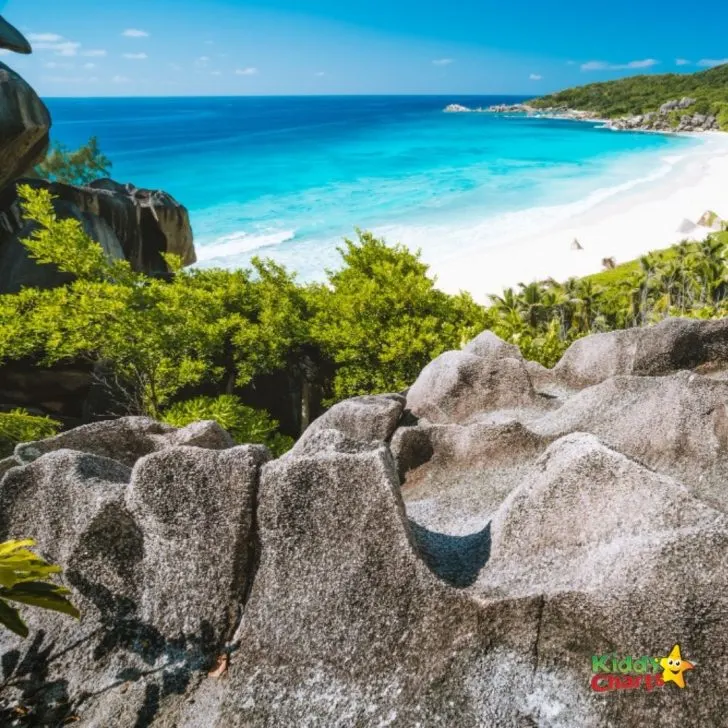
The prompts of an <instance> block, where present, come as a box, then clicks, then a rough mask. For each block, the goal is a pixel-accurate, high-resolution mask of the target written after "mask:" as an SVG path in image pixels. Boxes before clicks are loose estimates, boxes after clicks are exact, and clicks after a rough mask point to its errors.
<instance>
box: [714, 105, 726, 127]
mask: <svg viewBox="0 0 728 728" xmlns="http://www.w3.org/2000/svg"><path fill="white" fill-rule="evenodd" d="M715 118H716V120H717V121H718V126H719V127H720V128H721V129H722V130H723V131H728V103H722V104H716V108H715Z"/></svg>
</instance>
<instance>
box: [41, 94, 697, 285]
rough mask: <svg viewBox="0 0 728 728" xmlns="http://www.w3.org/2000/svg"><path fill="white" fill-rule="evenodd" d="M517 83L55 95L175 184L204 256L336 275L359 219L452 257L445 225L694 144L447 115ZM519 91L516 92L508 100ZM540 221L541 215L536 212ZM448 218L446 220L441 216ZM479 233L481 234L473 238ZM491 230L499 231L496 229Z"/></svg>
mask: <svg viewBox="0 0 728 728" xmlns="http://www.w3.org/2000/svg"><path fill="white" fill-rule="evenodd" d="M504 100H506V99H504V98H503V97H478V98H467V97H461V98H452V97H448V98H437V97H329V98H326V97H318V98H303V97H297V98H271V97H258V98H185V99H174V98H164V99H50V100H48V105H49V107H50V109H51V112H52V115H53V119H54V129H53V136H54V138H55V139H58V140H60V141H63V142H65V143H67V144H69V145H78V144H81V143H83V142H84V141H85V140H86V139H87V138H88V137H89V136H90V135H92V134H95V135H97V136H98V137H99V140H100V143H101V146H102V149H103V150H104V151H105V153H106V154H107V155H108V156H109V157H111V159H112V160H113V163H114V168H113V175H114V177H115V178H116V179H117V180H119V181H121V182H126V181H133V182H134V183H135V184H136V185H138V186H149V187H159V188H163V189H165V190H167V191H168V192H170V193H171V194H172V195H174V196H175V197H176V198H177V199H178V200H179V201H180V202H182V203H183V204H185V205H186V206H187V207H188V208H189V210H190V212H191V216H192V222H193V228H194V231H195V236H196V244H197V249H198V254H199V257H200V260H201V264H202V265H223V266H237V265H241V264H246V263H247V262H248V261H249V259H250V257H251V256H252V255H269V256H271V257H274V258H276V259H277V260H279V261H280V262H283V263H284V264H285V265H287V266H289V267H290V268H291V269H294V270H296V271H298V272H299V274H300V275H301V277H302V278H304V279H311V278H320V277H321V275H322V273H323V270H324V268H325V267H331V266H332V265H336V263H337V261H338V257H337V254H336V252H335V248H336V246H337V244H339V242H340V241H341V239H342V237H343V236H346V235H349V236H350V235H352V234H353V231H354V228H355V227H357V226H358V227H362V228H368V229H374V230H377V231H381V232H383V233H386V234H387V236H388V239H390V240H391V241H392V242H395V240H396V239H397V238H398V237H400V236H403V237H407V235H406V234H405V233H406V231H407V230H408V229H411V228H412V227H416V228H417V229H418V239H417V244H418V246H419V247H420V248H422V250H423V253H424V254H425V257H426V258H428V259H436V258H437V257H438V256H442V255H445V254H447V253H448V252H451V251H446V250H444V249H442V248H443V246H448V247H450V248H451V247H452V246H453V245H455V246H457V245H458V239H457V236H455V237H453V236H449V237H448V239H447V240H446V241H444V240H443V239H442V236H441V235H440V234H439V233H435V232H434V231H437V230H440V231H441V230H442V229H443V227H447V226H454V227H457V228H458V229H461V230H465V229H467V228H468V226H476V225H477V226H480V227H481V228H482V226H483V223H487V222H489V221H490V222H492V226H493V229H494V230H497V229H498V225H499V223H503V222H504V219H505V218H504V216H506V217H507V219H508V220H509V225H512V223H513V220H514V216H513V213H515V212H519V213H521V214H520V215H519V216H518V217H517V218H515V219H518V220H520V221H521V222H522V223H523V224H524V225H527V224H528V221H529V213H528V211H529V210H530V211H535V212H536V214H537V215H542V214H543V210H544V208H547V209H551V208H553V209H561V210H562V211H566V212H565V213H564V214H566V213H567V212H568V210H569V209H570V208H569V206H574V205H582V206H583V205H584V204H587V205H588V204H590V202H589V201H590V200H592V201H593V200H596V199H599V198H600V197H604V196H605V195H608V194H610V191H612V190H615V189H617V188H619V187H622V188H624V187H625V186H628V185H629V184H630V183H632V182H634V181H636V180H644V179H646V178H650V177H652V178H654V177H655V176H659V175H660V174H662V173H664V172H665V171H666V170H667V169H668V168H669V166H670V164H671V163H674V161H675V160H676V159H678V158H679V156H680V154H681V152H682V151H684V150H685V149H686V148H687V147H689V146H690V145H692V144H695V143H696V142H694V141H693V140H691V139H685V138H677V137H667V136H663V135H658V134H641V133H615V132H611V131H608V130H605V129H600V128H598V126H599V125H598V124H592V123H583V122H569V121H556V120H545V119H528V118H525V117H516V116H510V117H505V116H501V115H491V114H445V113H443V112H442V110H443V108H444V107H445V106H446V105H447V104H448V103H451V102H457V103H463V104H465V105H467V106H471V107H474V106H481V105H482V106H485V105H488V104H491V103H499V102H501V101H504ZM508 100H514V99H508ZM531 222H532V223H536V222H537V220H535V219H531ZM428 229H431V230H432V231H433V234H432V235H429V234H428V233H427V230H428ZM471 243H472V241H471ZM484 244H485V243H484Z"/></svg>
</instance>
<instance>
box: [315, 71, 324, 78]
mask: <svg viewBox="0 0 728 728" xmlns="http://www.w3.org/2000/svg"><path fill="white" fill-rule="evenodd" d="M325 75H326V71H317V72H316V73H314V76H318V77H319V78H321V77H322V76H325Z"/></svg>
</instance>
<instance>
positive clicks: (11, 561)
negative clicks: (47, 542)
mask: <svg viewBox="0 0 728 728" xmlns="http://www.w3.org/2000/svg"><path fill="white" fill-rule="evenodd" d="M29 546H35V541H33V540H32V539H25V540H22V541H6V542H5V543H0V624H1V625H3V627H5V628H7V629H9V630H10V631H11V632H15V634H17V635H20V636H21V637H27V636H28V627H27V625H26V624H25V622H24V621H23V619H22V617H21V616H20V612H19V611H18V610H17V609H16V608H15V607H12V606H10V604H9V603H8V602H17V603H19V604H27V605H29V606H31V607H40V608H41V609H49V610H51V611H54V612H60V613H61V614H68V615H69V616H71V617H75V618H76V619H78V618H79V616H80V614H79V612H78V610H77V609H76V607H74V606H73V604H71V602H70V601H69V600H68V598H67V595H68V594H70V592H69V590H68V589H66V588H64V587H62V586H57V585H55V584H52V583H49V581H48V579H49V577H51V576H52V575H53V574H58V573H60V571H61V567H60V566H53V565H52V564H48V563H46V562H45V561H44V560H43V559H42V558H40V556H37V555H36V554H34V553H33V552H32V551H31V550H30V549H29V548H27V547H29Z"/></svg>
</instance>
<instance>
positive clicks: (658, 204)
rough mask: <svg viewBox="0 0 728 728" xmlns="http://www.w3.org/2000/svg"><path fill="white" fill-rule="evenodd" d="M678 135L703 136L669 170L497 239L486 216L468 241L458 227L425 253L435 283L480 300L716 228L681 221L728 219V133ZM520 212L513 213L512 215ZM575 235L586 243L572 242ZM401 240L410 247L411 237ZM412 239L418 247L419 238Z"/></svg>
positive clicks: (620, 260) (702, 235)
mask: <svg viewBox="0 0 728 728" xmlns="http://www.w3.org/2000/svg"><path fill="white" fill-rule="evenodd" d="M681 136H689V137H692V138H697V139H699V140H700V141H701V144H699V145H696V146H695V147H694V148H691V149H688V150H685V151H684V152H682V153H681V155H680V159H679V161H677V162H676V163H674V164H672V166H671V167H670V169H669V171H668V172H667V173H666V174H664V176H658V177H656V178H655V179H652V180H650V179H646V180H644V181H640V182H637V183H636V184H635V185H634V186H627V188H626V189H624V190H621V191H618V192H616V193H615V194H613V195H610V196H608V197H607V198H606V199H603V200H600V201H597V202H596V203H595V204H593V205H591V206H589V207H588V208H587V209H585V210H583V211H579V212H577V213H576V214H574V215H571V216H570V217H568V218H567V219H564V220H560V221H557V222H555V223H552V224H550V225H549V224H546V225H545V226H544V227H543V228H540V229H539V230H537V231H530V232H528V233H527V232H523V233H518V234H516V235H514V236H513V237H508V239H507V240H504V241H503V242H501V243H498V242H495V244H493V242H492V241H490V240H489V239H488V237H489V236H488V222H487V221H484V222H483V224H481V225H479V226H476V228H475V229H474V230H472V231H470V233H469V234H468V238H469V240H468V242H467V243H466V245H464V246H461V245H457V243H458V240H457V238H458V233H457V232H454V233H453V243H454V245H453V249H454V250H455V251H456V252H454V253H453V254H452V255H450V256H448V257H447V258H445V259H439V260H435V259H432V260H428V256H427V255H423V259H424V260H425V262H426V263H428V264H429V265H430V273H431V274H432V275H435V276H437V284H436V285H437V287H438V288H440V289H441V290H443V291H446V292H448V293H457V292H458V291H460V290H463V291H468V292H469V293H471V294H472V295H473V297H474V298H475V300H476V301H478V302H480V303H488V301H489V298H488V297H489V295H490V294H500V293H501V292H502V290H503V289H504V288H507V287H515V286H517V285H518V284H519V283H525V284H527V283H530V282H533V281H538V280H545V279H547V278H554V279H555V280H557V281H565V280H566V279H568V278H570V277H572V276H579V277H580V276H586V275H591V274H594V273H599V272H600V271H602V270H603V265H602V261H603V259H605V258H614V259H615V261H616V263H617V264H620V263H625V262H627V261H629V260H633V259H635V258H637V257H639V256H641V255H644V254H646V253H648V252H650V251H652V250H658V249H661V248H666V247H669V246H671V245H675V244H677V243H679V242H680V241H681V240H685V239H688V240H702V239H705V237H707V236H708V235H709V234H710V233H711V232H712V231H711V230H710V229H708V228H704V227H699V228H698V227H696V229H695V230H693V231H692V232H690V233H681V232H679V228H680V226H681V225H682V224H683V223H684V221H685V220H690V221H691V222H692V223H697V221H698V220H699V219H700V217H701V216H702V215H703V213H705V212H706V211H708V210H712V211H714V212H716V213H717V214H718V215H719V216H720V217H722V218H723V219H728V192H726V190H728V134H726V133H725V132H697V133H685V134H681ZM664 159H666V160H667V159H670V157H669V155H666V157H665V158H664ZM531 212H532V211H531ZM517 220H518V213H515V214H514V220H513V222H514V223H516V222H517ZM514 227H515V228H516V229H517V225H514ZM574 239H577V240H578V241H579V243H580V244H581V246H582V248H583V249H581V250H572V248H571V245H572V241H573V240H574ZM401 242H403V243H404V244H405V245H409V246H410V247H412V245H411V244H410V241H407V240H402V241H401ZM412 242H413V243H415V246H414V247H417V246H416V239H415V240H413V241H412Z"/></svg>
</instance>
